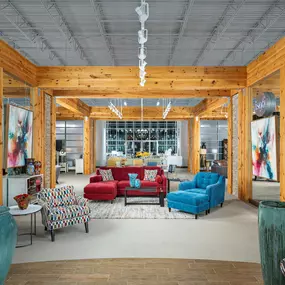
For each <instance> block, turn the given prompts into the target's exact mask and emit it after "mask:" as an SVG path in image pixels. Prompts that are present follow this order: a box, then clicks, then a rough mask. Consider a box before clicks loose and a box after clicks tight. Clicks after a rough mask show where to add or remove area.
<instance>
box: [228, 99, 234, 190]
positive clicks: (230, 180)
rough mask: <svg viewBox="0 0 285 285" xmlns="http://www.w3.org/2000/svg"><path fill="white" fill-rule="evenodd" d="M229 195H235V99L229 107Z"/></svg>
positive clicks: (231, 100)
mask: <svg viewBox="0 0 285 285" xmlns="http://www.w3.org/2000/svg"><path fill="white" fill-rule="evenodd" d="M228 193H229V194H233V99H232V97H231V98H230V102H229V106H228Z"/></svg>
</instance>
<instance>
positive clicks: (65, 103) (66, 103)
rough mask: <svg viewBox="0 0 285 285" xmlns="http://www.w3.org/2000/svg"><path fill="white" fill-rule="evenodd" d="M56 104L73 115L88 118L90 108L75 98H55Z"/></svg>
mask: <svg viewBox="0 0 285 285" xmlns="http://www.w3.org/2000/svg"><path fill="white" fill-rule="evenodd" d="M56 103H57V104H59V105H61V106H62V107H64V108H66V109H67V110H69V111H71V112H73V113H75V114H78V115H81V116H87V117H89V116H90V110H91V108H90V107H89V106H88V105H86V104H85V103H84V102H82V101H81V100H79V99H77V98H72V99H64V98H57V99H56Z"/></svg>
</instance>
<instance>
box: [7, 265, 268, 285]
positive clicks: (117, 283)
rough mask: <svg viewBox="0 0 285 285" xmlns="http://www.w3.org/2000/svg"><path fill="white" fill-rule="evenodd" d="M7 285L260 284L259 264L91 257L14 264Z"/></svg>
mask: <svg viewBox="0 0 285 285" xmlns="http://www.w3.org/2000/svg"><path fill="white" fill-rule="evenodd" d="M5 284H7V285H36V284H37V285H39V284H45V285H47V284H51V285H91V284H94V285H154V284H155V285H254V284H255V285H257V284H263V282H262V275H261V268H260V264H255V263H243V262H225V261H207V260H187V259H92V260H71V261H54V262H36V263H25V264H14V265H12V266H11V270H10V272H9V275H8V278H7V281H6V283H5Z"/></svg>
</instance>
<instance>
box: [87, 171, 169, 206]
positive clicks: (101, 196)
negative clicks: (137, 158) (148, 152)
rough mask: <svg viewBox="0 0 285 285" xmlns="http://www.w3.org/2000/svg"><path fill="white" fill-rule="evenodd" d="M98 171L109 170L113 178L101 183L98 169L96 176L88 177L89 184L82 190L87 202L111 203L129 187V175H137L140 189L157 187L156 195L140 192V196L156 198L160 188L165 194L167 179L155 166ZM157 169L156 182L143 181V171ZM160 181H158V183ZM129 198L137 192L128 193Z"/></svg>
mask: <svg viewBox="0 0 285 285" xmlns="http://www.w3.org/2000/svg"><path fill="white" fill-rule="evenodd" d="M100 169H105V170H106V169H111V170H112V174H113V177H114V180H113V181H103V179H102V176H101V175H100V172H99V169H97V172H96V175H95V176H92V177H90V184H88V185H87V186H86V187H85V188H84V198H87V199H89V200H110V201H113V200H114V199H115V198H116V197H117V196H124V195H125V188H126V187H130V181H129V175H128V174H129V173H137V174H138V176H137V179H140V180H141V188H144V187H145V188H146V187H157V193H147V192H141V193H140V196H149V195H152V196H156V195H158V192H159V189H161V188H162V190H163V192H164V193H165V194H166V184H167V179H166V177H165V175H164V171H163V170H162V169H161V168H160V167H156V166H143V167H140V166H130V167H101V168H100ZM145 169H149V170H154V169H157V175H159V176H160V177H161V179H159V178H158V177H157V179H156V181H154V182H152V181H145V180H143V179H144V170H145ZM159 180H160V181H159ZM128 195H129V196H137V195H138V192H137V191H129V192H128Z"/></svg>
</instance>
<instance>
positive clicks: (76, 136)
mask: <svg viewBox="0 0 285 285" xmlns="http://www.w3.org/2000/svg"><path fill="white" fill-rule="evenodd" d="M56 139H57V140H62V141H63V145H64V147H65V151H66V159H67V161H73V160H74V159H77V158H80V156H81V155H82V154H83V121H57V122H56Z"/></svg>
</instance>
